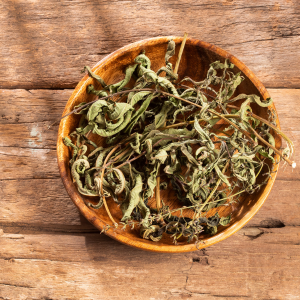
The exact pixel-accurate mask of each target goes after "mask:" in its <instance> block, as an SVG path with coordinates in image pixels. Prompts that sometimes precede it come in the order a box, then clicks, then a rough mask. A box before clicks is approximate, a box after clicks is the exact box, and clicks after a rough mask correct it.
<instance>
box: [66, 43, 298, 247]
mask: <svg viewBox="0 0 300 300" xmlns="http://www.w3.org/2000/svg"><path fill="white" fill-rule="evenodd" d="M174 53H175V43H174V41H172V40H171V41H170V42H169V44H168V45H167V51H166V54H165V62H166V65H165V66H163V67H162V68H161V69H159V70H158V71H157V72H154V71H153V70H151V61H150V59H149V58H148V57H147V56H146V54H145V53H142V54H140V55H138V56H137V57H136V58H135V60H134V62H132V65H130V66H128V67H127V69H126V72H125V77H124V79H123V80H122V81H120V82H118V83H115V84H111V85H107V84H106V83H105V82H104V81H103V79H102V78H101V77H99V76H98V75H96V74H94V73H93V72H92V71H91V69H90V68H89V67H85V68H84V70H86V71H87V72H88V74H89V76H91V77H92V78H94V80H96V81H97V82H99V83H100V84H101V86H102V89H101V90H96V89H95V88H94V86H93V85H90V86H89V87H88V93H92V94H95V95H97V96H98V100H95V101H93V102H90V103H81V104H80V105H79V106H77V107H75V110H74V111H73V112H75V113H77V114H81V119H80V122H79V125H78V128H76V130H75V131H74V132H72V133H71V134H70V136H69V138H68V137H65V138H64V143H65V145H66V146H68V147H70V149H72V159H71V160H70V167H71V173H72V176H73V179H74V181H75V182H76V185H77V187H78V191H79V192H80V193H81V194H82V195H86V196H95V197H96V198H97V199H99V201H98V203H97V204H95V205H94V204H91V203H88V204H87V205H88V206H89V207H91V208H93V209H99V208H100V207H101V206H102V205H104V206H105V208H106V211H107V213H108V214H109V217H110V219H111V221H112V222H113V224H115V226H118V225H120V223H121V224H123V225H122V226H125V227H126V226H127V225H131V226H134V224H136V223H138V225H139V226H140V233H141V236H142V237H143V238H145V239H151V240H153V241H159V240H160V239H161V238H162V235H163V233H167V234H169V235H170V236H171V237H172V238H173V240H174V243H175V244H176V243H177V241H178V239H179V238H180V237H185V238H186V240H185V241H186V242H191V241H196V242H197V241H198V239H199V235H200V234H202V233H210V234H215V233H216V232H217V230H218V226H219V225H222V226H225V225H227V224H229V223H230V216H226V217H220V216H219V215H218V213H215V214H211V213H210V215H211V216H210V217H207V212H209V211H210V210H211V209H213V208H216V207H219V206H221V205H229V204H230V203H232V202H234V201H237V200H238V198H239V196H240V195H241V194H243V193H254V192H255V191H257V190H258V189H259V188H260V187H261V186H262V185H264V184H265V183H266V182H267V180H268V179H269V176H271V173H272V169H270V168H269V165H270V164H267V161H268V160H271V161H272V162H273V163H274V162H275V161H274V158H273V154H274V153H275V152H276V153H277V154H279V155H280V157H281V159H284V160H285V161H287V162H288V163H289V164H290V165H292V164H294V163H293V162H292V161H291V160H290V157H291V155H292V151H293V143H292V142H291V141H290V140H289V139H288V138H287V137H286V136H285V135H284V134H283V133H282V132H281V131H280V130H278V129H277V127H276V114H275V113H274V111H272V110H269V118H268V120H264V119H262V118H260V117H259V116H256V115H255V114H253V113H252V109H251V105H252V104H254V105H259V106H262V107H267V106H269V105H270V104H271V103H272V99H271V98H269V99H267V100H266V101H263V100H261V99H260V97H259V96H257V95H246V94H240V95H237V96H234V94H235V91H236V88H237V87H238V86H239V84H241V82H242V81H243V80H244V78H243V76H242V75H241V74H240V73H234V72H233V70H232V69H233V68H234V65H233V64H232V63H230V62H229V61H228V60H225V61H224V62H223V63H221V62H219V61H216V62H214V63H212V64H211V65H210V68H209V70H208V72H207V76H206V78H205V79H204V80H203V81H200V82H196V81H194V80H193V79H192V78H189V77H186V78H184V79H183V80H181V81H180V82H178V76H177V74H176V73H177V72H176V71H175V72H174V70H173V66H172V64H171V63H170V62H169V59H170V58H171V57H172V56H173V55H174ZM161 74H166V75H165V76H164V77H163V76H160V75H161ZM131 78H136V81H135V84H134V87H133V88H132V89H130V90H129V89H128V88H126V86H127V84H128V83H129V81H130V80H131ZM233 96H234V97H233ZM238 100H239V103H241V100H243V101H242V104H241V105H239V106H234V105H232V103H234V102H235V101H238ZM219 121H221V122H219ZM220 123H222V126H221V127H220ZM274 132H277V133H278V134H279V135H281V136H282V137H283V138H284V139H285V140H286V141H287V148H285V149H284V150H283V151H282V152H280V151H279V150H277V149H276V148H275V139H274V136H273V134H274ZM91 134H96V135H99V136H101V137H105V138H106V140H105V146H103V145H101V146H99V145H96V144H95V143H94V142H93V141H92V140H91V139H89V136H90V135H91ZM275 163H278V162H275ZM273 165H274V164H273ZM264 166H266V167H264ZM293 166H294V165H293ZM263 168H264V170H265V169H266V168H267V170H268V171H267V172H266V171H264V172H265V173H264V177H263V178H264V181H263V182H261V181H260V183H257V182H256V178H257V176H258V175H259V174H260V173H261V171H262V169H263ZM162 179H164V181H162ZM167 187H168V188H169V189H173V190H174V191H175V192H176V195H177V198H178V201H180V202H181V207H180V208H178V209H175V210H170V208H169V207H168V206H166V205H165V204H164V202H163V199H162V201H161V200H160V190H161V189H166V188H167ZM155 194H156V208H150V207H149V206H147V203H148V200H149V199H150V198H151V197H153V196H154V195H155ZM107 197H111V198H112V199H113V200H114V201H115V202H117V203H118V204H119V205H120V206H119V207H120V209H121V210H122V213H123V217H122V220H121V222H120V223H119V224H117V223H116V222H115V220H114V219H113V217H112V216H111V214H110V212H109V209H108V207H107V204H106V199H105V198H107ZM110 201H112V200H110ZM185 209H192V210H193V211H194V213H193V217H191V218H187V217H184V216H183V210H185ZM175 211H180V216H179V217H177V216H174V215H173V213H174V212H175ZM106 229H108V228H106Z"/></svg>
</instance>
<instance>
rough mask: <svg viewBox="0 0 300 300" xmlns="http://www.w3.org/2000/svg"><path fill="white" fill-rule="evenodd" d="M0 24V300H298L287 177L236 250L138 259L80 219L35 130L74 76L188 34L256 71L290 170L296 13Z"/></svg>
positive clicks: (298, 82) (146, 7)
mask: <svg viewBox="0 0 300 300" xmlns="http://www.w3.org/2000/svg"><path fill="white" fill-rule="evenodd" d="M0 24H1V25H0V26H1V27H0V42H1V43H0V49H1V52H0V70H1V71H0V88H1V91H0V93H1V97H0V102H1V103H0V160H1V163H0V299H48V300H50V299H108V300H110V299H133V300H135V299H137V300H140V299H153V300H154V299H155V300H156V299H157V300H158V299H232V298H234V299H288V300H289V299H300V227H299V226H300V189H299V187H300V185H299V182H300V181H299V180H300V173H299V167H298V168H296V169H295V170H293V171H292V170H291V168H289V167H283V166H282V167H281V169H280V172H279V174H278V177H277V179H276V183H275V185H274V188H273V190H272V192H271V194H270V196H269V198H268V200H267V201H266V203H265V204H264V205H263V207H262V208H261V209H260V211H259V212H258V213H257V215H256V216H255V217H254V218H253V219H252V220H251V222H250V223H248V224H247V226H246V227H244V228H243V229H242V230H240V231H239V232H238V233H237V234H235V235H234V236H232V237H230V238H228V239H227V240H225V241H223V242H221V243H218V244H217V245H214V246H212V247H209V248H206V249H204V250H201V251H199V252H193V253H185V254H175V255H171V254H170V255H169V254H157V253H150V252H144V251H139V250H136V249H133V248H130V247H128V246H124V245H122V244H120V243H118V242H116V241H114V240H112V239H110V238H108V237H106V236H105V235H100V234H99V232H98V231H97V230H96V229H95V228H93V227H92V226H91V225H90V224H89V223H88V222H87V221H86V220H85V219H84V218H83V217H82V216H80V214H79V213H78V211H77V210H76V208H75V207H74V205H73V203H72V202H71V200H70V199H69V197H68V196H67V193H66V191H65V189H64V187H63V185H62V182H61V179H60V176H59V173H58V167H57V162H56V149H55V147H56V136H57V127H55V128H53V129H52V130H48V129H47V126H46V125H48V124H49V123H50V122H51V121H54V120H55V119H57V118H59V117H60V116H61V114H62V111H63V108H64V106H65V104H66V102H67V100H68V98H69V96H70V95H71V93H72V90H73V89H74V87H75V86H76V84H77V82H78V81H79V80H80V79H81V77H82V74H81V73H80V70H81V69H82V67H83V66H85V65H90V66H93V65H94V64H96V63H97V62H98V61H99V60H101V59H102V58H103V57H105V56H106V55H107V54H109V53H111V52H112V51H114V50H116V49H118V48H120V47H122V46H124V45H126V44H128V43H131V42H135V41H138V40H141V39H144V38H149V37H154V36H159V35H179V36H182V35H183V34H184V32H185V31H187V32H188V33H189V36H190V37H193V38H197V39H202V40H204V41H207V42H210V43H212V44H215V45H217V46H219V47H221V48H224V49H225V50H227V51H229V52H230V53H232V54H233V55H235V56H236V57H238V58H239V59H240V60H241V61H243V62H244V63H245V64H246V65H247V66H248V67H249V68H250V69H251V70H252V71H254V73H255V74H256V75H257V76H258V78H259V79H260V80H261V81H262V82H263V84H264V85H265V86H266V87H267V88H268V91H269V93H270V94H271V96H272V97H273V99H274V101H275V105H276V108H277V111H278V114H279V118H280V121H281V126H282V129H283V131H284V132H286V133H287V134H288V135H289V136H290V137H291V138H292V139H293V140H294V142H295V147H296V154H295V157H294V160H295V161H296V162H297V163H298V165H299V163H300V160H299V157H300V154H299V150H297V149H299V147H300V140H299V137H300V132H299V125H300V114H299V106H300V90H299V88H300V72H299V70H300V5H299V1H297V0H285V1H284V0H278V1H271V0H259V1H258V0H254V1H247V0H224V1H221V0H216V1H209V0H204V1H191V0H178V1H174V0H173V1H171V0H165V1H155V0H153V1H146V0H138V1H85V0H76V1H53V0H44V1H34V0H16V1H12V0H2V1H1V2H0ZM299 166H300V165H299Z"/></svg>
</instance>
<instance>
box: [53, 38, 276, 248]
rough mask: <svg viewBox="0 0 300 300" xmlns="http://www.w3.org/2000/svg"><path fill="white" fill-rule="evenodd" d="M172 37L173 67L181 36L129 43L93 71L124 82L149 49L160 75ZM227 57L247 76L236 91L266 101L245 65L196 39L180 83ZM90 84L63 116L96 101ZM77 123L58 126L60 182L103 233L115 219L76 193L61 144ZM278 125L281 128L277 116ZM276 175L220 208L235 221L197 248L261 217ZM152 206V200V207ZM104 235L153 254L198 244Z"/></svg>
mask: <svg viewBox="0 0 300 300" xmlns="http://www.w3.org/2000/svg"><path fill="white" fill-rule="evenodd" d="M170 38H173V40H174V41H175V43H176V54H175V56H173V57H172V59H171V60H170V61H171V62H172V64H173V66H174V65H175V62H176V59H177V55H178V51H179V47H180V44H181V42H182V38H181V37H158V38H152V39H147V40H143V41H139V42H136V43H133V44H130V45H127V46H125V47H123V48H121V49H119V50H117V51H115V52H113V53H112V54H110V55H108V56H107V57H105V58H104V59H102V60H101V61H100V62H99V63H98V64H97V65H96V66H95V67H94V68H93V72H95V73H96V74H98V75H100V76H101V77H102V78H103V79H104V80H105V82H106V83H108V84H111V83H115V82H118V81H119V80H121V79H122V78H124V71H125V69H126V67H127V66H128V65H130V64H133V61H134V58H135V57H136V56H137V55H139V54H140V53H141V51H142V50H145V51H146V55H147V56H148V57H149V58H150V59H151V62H152V66H151V68H152V69H153V70H154V71H157V70H158V69H159V68H160V67H161V66H163V65H164V55H165V51H166V48H167V43H168V41H169V39H170ZM225 58H228V59H229V60H230V61H231V62H232V63H233V64H234V65H235V66H236V67H235V69H234V72H238V71H241V72H242V73H243V75H244V77H245V80H244V81H243V82H242V84H241V85H240V86H239V87H238V89H237V92H236V93H237V94H240V93H245V94H256V95H259V96H260V97H261V98H263V99H266V98H268V97H269V94H268V92H267V91H266V89H265V87H264V86H263V85H262V84H261V82H260V81H259V80H258V79H257V78H256V76H255V75H254V74H253V73H252V72H251V71H250V70H249V69H248V68H247V67H246V66H245V65H244V64H243V63H242V62H241V61H239V60H238V59H237V58H235V57H234V56H232V55H231V54H229V53H228V52H226V51H224V50H222V49H220V48H218V47H216V46H213V45H211V44H209V43H206V42H203V41H199V40H195V39H190V38H188V39H187V41H186V45H185V48H184V51H183V55H182V59H181V62H180V66H179V74H178V75H179V79H181V78H183V77H184V76H190V77H191V78H193V79H194V80H196V81H199V80H203V79H204V78H205V77H206V73H207V71H208V68H209V64H210V63H212V62H214V61H216V60H220V61H224V59H225ZM89 84H94V85H96V82H95V81H94V80H93V79H92V78H90V77H88V76H87V75H86V76H85V77H84V78H83V79H82V80H81V81H80V82H79V84H78V85H77V87H76V88H75V90H74V92H73V94H72V96H71V97H70V99H69V100H68V102H67V105H66V107H65V110H64V112H63V115H65V114H67V113H69V112H70V111H72V109H73V108H74V106H75V105H78V104H79V103H80V102H89V101H91V100H93V99H94V96H93V95H89V94H87V92H86V88H87V86H88V85H89ZM96 86H97V85H96ZM271 107H272V108H273V109H274V110H275V107H274V104H273V105H271ZM269 108H270V107H269ZM267 110H268V108H261V107H258V106H255V105H254V106H253V111H254V113H255V114H257V115H259V116H261V117H263V118H267ZM78 122H79V116H78V115H75V114H72V115H70V116H68V117H66V118H64V119H62V120H61V122H60V126H59V132H58V140H57V158H58V166H59V170H60V174H61V178H62V181H63V183H64V185H65V188H66V190H67V192H68V194H69V196H70V197H71V199H72V201H73V202H74V204H75V205H76V206H77V208H78V209H79V210H80V212H81V213H82V214H83V215H84V216H85V217H86V218H87V219H88V221H89V222H90V223H92V224H93V225H94V226H95V227H97V228H98V229H99V230H102V229H103V227H104V226H105V225H107V224H110V225H112V224H111V221H110V220H109V218H108V216H107V214H106V212H105V209H104V207H102V208H101V209H99V210H95V209H92V208H89V207H87V206H86V204H85V202H87V201H94V200H92V199H91V198H89V197H85V196H82V195H81V194H79V192H78V191H77V187H76V185H75V184H74V183H73V180H72V177H71V173H70V168H69V164H68V162H69V159H70V151H69V149H68V147H66V146H65V145H64V144H63V141H62V138H63V137H65V136H68V135H69V134H70V133H71V132H72V131H74V130H75V128H76V127H77V124H78ZM277 126H278V128H279V121H278V118H277ZM274 135H275V140H276V148H280V146H281V139H280V137H279V136H278V135H276V134H274ZM275 159H277V160H278V159H279V157H278V155H276V156H275ZM277 169H278V164H277V165H275V166H274V171H276V170H277ZM273 174H274V175H273V177H272V178H270V179H269V181H268V183H267V184H266V185H264V186H263V187H262V188H261V189H260V191H258V192H256V193H254V194H251V195H245V196H244V197H243V198H242V199H241V201H240V202H239V203H235V204H234V205H231V206H227V207H224V206H221V207H219V208H217V210H218V212H219V214H220V216H225V215H228V214H229V213H232V220H231V222H230V224H229V225H227V226H225V227H219V228H220V229H218V233H217V234H216V235H214V236H209V235H204V236H203V237H202V240H203V243H201V244H200V245H198V249H199V248H204V247H208V246H210V245H213V244H215V243H217V242H220V241H222V240H224V239H226V238H227V237H229V236H231V235H232V234H233V233H235V232H236V231H238V230H239V229H240V228H242V227H243V226H244V225H245V224H246V223H247V222H248V221H249V220H250V219H251V218H252V217H253V216H254V215H255V214H256V213H257V211H258V210H259V209H260V207H261V206H262V204H263V203H264V202H265V200H266V198H267V196H268V195H269V193H270V191H271V188H272V186H273V183H274V180H275V177H276V172H275V173H273ZM259 180H261V178H260V177H258V181H259ZM161 198H162V199H163V200H164V201H165V202H166V203H167V204H168V205H170V207H171V208H174V207H176V205H177V207H178V203H177V199H176V196H175V194H174V192H173V191H172V190H171V189H168V190H166V191H162V192H161ZM107 202H108V206H109V209H110V211H111V213H112V215H113V217H114V219H115V220H116V221H120V219H121V218H122V215H121V211H120V209H119V207H118V205H117V204H116V203H115V202H114V201H113V200H112V199H109V198H108V200H107ZM152 202H153V199H152ZM152 202H151V201H150V202H149V203H150V205H151V203H152ZM62 209H63V208H62ZM106 234H107V235H108V236H110V237H112V238H114V239H116V240H118V241H120V242H122V243H124V244H127V245H129V246H133V247H136V248H140V249H144V250H149V251H155V252H169V253H178V252H187V251H194V250H197V247H196V245H195V244H194V243H190V244H187V243H185V242H183V243H179V245H174V244H173V243H172V239H171V238H169V237H168V236H164V237H163V238H162V239H161V240H160V241H159V242H153V241H149V240H145V239H142V238H141V237H140V236H139V233H138V229H134V230H130V229H129V228H128V229H126V230H125V231H123V230H122V228H117V229H109V230H108V231H107V232H106Z"/></svg>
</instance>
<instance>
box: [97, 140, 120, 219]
mask: <svg viewBox="0 0 300 300" xmlns="http://www.w3.org/2000/svg"><path fill="white" fill-rule="evenodd" d="M119 147H120V145H117V146H115V147H114V148H112V149H111V151H110V152H109V153H108V155H107V156H106V158H105V160H104V163H103V165H105V164H106V162H107V161H108V159H109V158H110V157H111V156H112V154H113V153H114V152H115V151H116V150H117V149H118V148H119ZM104 171H105V168H103V169H102V173H101V177H100V194H101V196H102V199H103V203H104V207H105V210H106V212H107V214H108V216H109V218H110V220H111V221H112V222H113V225H115V224H117V222H116V221H115V220H114V218H113V217H112V215H111V213H110V211H109V208H108V206H107V203H106V200H105V197H104V194H103V177H104ZM101 196H100V197H101Z"/></svg>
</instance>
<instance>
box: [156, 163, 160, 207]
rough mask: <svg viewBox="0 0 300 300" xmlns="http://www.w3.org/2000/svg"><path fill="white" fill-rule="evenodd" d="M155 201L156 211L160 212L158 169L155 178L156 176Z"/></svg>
mask: <svg viewBox="0 0 300 300" xmlns="http://www.w3.org/2000/svg"><path fill="white" fill-rule="evenodd" d="M155 199H156V208H157V210H160V208H161V201H160V167H159V168H158V171H157V176H156V187H155Z"/></svg>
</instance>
